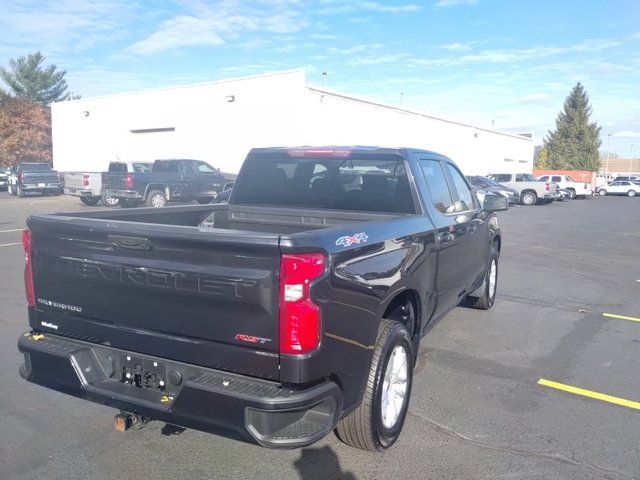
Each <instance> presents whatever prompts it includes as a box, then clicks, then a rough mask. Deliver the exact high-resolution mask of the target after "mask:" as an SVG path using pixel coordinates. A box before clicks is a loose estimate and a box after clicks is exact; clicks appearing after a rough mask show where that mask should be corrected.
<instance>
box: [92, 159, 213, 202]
mask: <svg viewBox="0 0 640 480" xmlns="http://www.w3.org/2000/svg"><path fill="white" fill-rule="evenodd" d="M224 183H225V178H224V177H223V176H222V174H221V173H220V170H218V169H217V168H213V167H212V166H211V165H209V164H208V163H206V162H203V161H201V160H190V159H171V160H156V161H155V162H153V166H152V167H151V171H149V172H139V173H133V172H128V173H126V172H125V173H121V172H107V173H104V174H103V176H102V192H103V194H105V195H106V196H109V197H114V198H117V199H118V200H119V201H120V205H122V206H123V207H137V206H138V205H140V204H142V203H144V204H146V205H147V206H148V207H164V206H165V205H166V204H167V202H170V201H176V202H190V201H192V200H197V201H198V203H202V204H204V203H209V202H211V200H213V199H214V198H215V197H216V195H217V194H218V193H220V192H221V191H222V188H223V186H224Z"/></svg>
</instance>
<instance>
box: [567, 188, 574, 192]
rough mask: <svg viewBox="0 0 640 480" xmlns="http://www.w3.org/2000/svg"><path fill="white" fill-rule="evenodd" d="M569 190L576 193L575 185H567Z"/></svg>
mask: <svg viewBox="0 0 640 480" xmlns="http://www.w3.org/2000/svg"><path fill="white" fill-rule="evenodd" d="M567 190H571V191H572V192H573V193H576V189H575V188H573V187H567Z"/></svg>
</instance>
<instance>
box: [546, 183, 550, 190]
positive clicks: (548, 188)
mask: <svg viewBox="0 0 640 480" xmlns="http://www.w3.org/2000/svg"><path fill="white" fill-rule="evenodd" d="M546 189H547V191H549V190H551V184H550V183H549V182H547V185H546Z"/></svg>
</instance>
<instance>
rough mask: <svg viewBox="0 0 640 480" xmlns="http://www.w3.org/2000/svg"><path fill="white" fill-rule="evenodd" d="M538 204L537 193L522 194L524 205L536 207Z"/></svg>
mask: <svg viewBox="0 0 640 480" xmlns="http://www.w3.org/2000/svg"><path fill="white" fill-rule="evenodd" d="M537 202H538V196H537V195H536V193H535V192H525V193H523V194H522V204H523V205H527V206H530V205H535V204H536V203H537Z"/></svg>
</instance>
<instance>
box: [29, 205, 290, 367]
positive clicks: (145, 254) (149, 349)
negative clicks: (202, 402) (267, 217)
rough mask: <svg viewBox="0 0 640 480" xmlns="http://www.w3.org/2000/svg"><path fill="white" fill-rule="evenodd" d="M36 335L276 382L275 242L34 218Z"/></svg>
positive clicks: (270, 237)
mask: <svg viewBox="0 0 640 480" xmlns="http://www.w3.org/2000/svg"><path fill="white" fill-rule="evenodd" d="M28 225H29V228H30V229H31V231H32V241H33V249H34V251H33V262H34V263H33V264H34V277H35V278H34V282H35V292H36V314H35V318H32V319H31V322H32V327H33V328H37V329H38V330H42V331H48V332H51V333H55V334H58V335H64V336H69V337H73V338H78V339H82V340H85V341H90V342H94V343H100V344H103V345H110V346H113V347H116V348H122V349H125V350H129V351H133V352H139V353H141V354H148V355H154V356H157V357H161V358H167V359H171V360H176V361H180V362H185V363H190V364H195V365H202V366H206V367H211V368H217V369H222V370H227V371H235V372H239V373H243V374H247V375H252V376H256V377H261V378H268V379H277V378H278V365H279V355H278V294H279V292H278V288H279V287H278V278H277V275H278V270H279V265H280V251H279V246H278V236H277V235H272V234H262V237H261V238H260V239H258V240H256V239H253V238H248V237H247V236H244V237H243V238H238V237H237V236H231V235H229V233H226V234H225V233H217V232H215V230H211V229H208V231H205V229H202V230H201V229H199V228H197V227H184V226H168V225H153V224H145V225H144V231H143V230H142V226H141V225H138V224H136V223H133V222H125V221H114V220H95V219H77V218H76V219H71V218H69V217H64V216H60V217H57V216H34V217H31V218H30V219H29V221H28Z"/></svg>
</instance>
